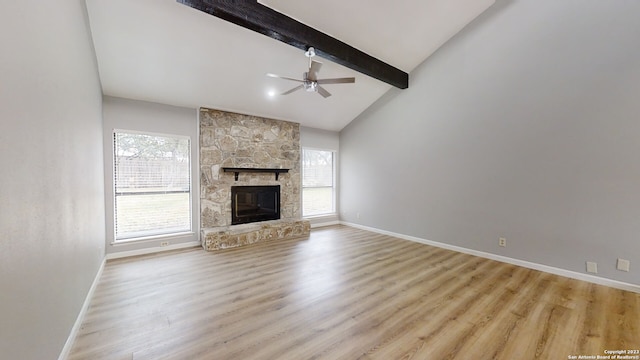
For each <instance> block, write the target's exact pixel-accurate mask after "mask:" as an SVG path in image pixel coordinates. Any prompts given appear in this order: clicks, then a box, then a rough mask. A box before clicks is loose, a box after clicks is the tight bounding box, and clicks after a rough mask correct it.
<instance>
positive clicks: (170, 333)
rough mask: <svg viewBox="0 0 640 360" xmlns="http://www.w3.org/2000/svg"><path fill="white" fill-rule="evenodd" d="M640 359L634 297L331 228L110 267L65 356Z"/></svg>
mask: <svg viewBox="0 0 640 360" xmlns="http://www.w3.org/2000/svg"><path fill="white" fill-rule="evenodd" d="M638 349H640V294H636V293H632V292H626V291H622V290H616V289H612V288H608V287H604V286H600V285H594V284H590V283H586V282H582V281H578V280H572V279H568V278H563V277H560V276H556V275H551V274H547V273H542V272H538V271H534V270H529V269H525V268H521V267H517V266H513V265H509V264H504V263H499V262H495V261H491V260H487V259H482V258H477V257H473V256H470V255H465V254H460V253H456V252H452V251H448V250H443V249H439V248H435V247H431V246H426V245H422V244H417V243H413V242H409V241H404V240H400V239H396V238H393V237H389V236H385V235H379V234H375V233H370V232H366V231H363V230H358V229H354V228H350V227H346V226H335V227H329V228H320V229H315V230H313V231H312V233H311V237H310V238H309V239H304V240H287V241H280V242H277V243H275V242H274V243H266V244H258V245H253V246H250V247H246V248H239V249H233V250H228V251H223V252H213V253H212V252H205V251H203V250H200V249H189V250H181V251H175V252H169V253H161V254H155V255H149V256H142V257H136V258H129V259H120V260H113V261H109V262H108V263H107V265H106V267H105V269H104V273H103V276H102V278H101V280H100V282H99V284H98V287H97V289H96V292H95V295H94V298H93V299H92V302H91V305H90V308H89V310H88V313H87V315H86V317H85V319H84V323H83V325H82V328H81V330H80V333H79V335H78V337H77V339H76V341H75V344H74V346H73V349H72V351H71V355H70V359H71V360H78V359H83V360H84V359H92V360H96V359H109V360H112V359H116V360H119V359H133V360H142V359H154V360H156V359H243V360H250V359H295V360H298V359H331V360H335V359H362V360H365V359H366V360H369V359H385V360H387V359H567V358H569V356H570V355H575V356H579V355H583V356H584V355H590V356H594V357H595V356H596V355H605V354H604V351H605V350H638ZM638 355H640V354H638Z"/></svg>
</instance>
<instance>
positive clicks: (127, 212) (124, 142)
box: [113, 131, 191, 241]
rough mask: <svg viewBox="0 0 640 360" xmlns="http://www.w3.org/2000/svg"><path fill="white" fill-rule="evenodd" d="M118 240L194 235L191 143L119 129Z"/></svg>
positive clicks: (116, 167)
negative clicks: (192, 224) (188, 233)
mask: <svg viewBox="0 0 640 360" xmlns="http://www.w3.org/2000/svg"><path fill="white" fill-rule="evenodd" d="M113 139H114V162H113V163H114V171H113V174H114V197H115V198H114V201H115V202H114V204H115V235H116V236H115V237H116V241H117V240H124V239H132V238H138V237H147V236H153V235H161V234H172V233H180V232H187V231H191V177H190V174H191V171H190V161H189V160H190V141H189V139H188V138H186V137H177V136H169V135H152V134H142V133H133V132H121V131H116V132H115V133H114V138H113Z"/></svg>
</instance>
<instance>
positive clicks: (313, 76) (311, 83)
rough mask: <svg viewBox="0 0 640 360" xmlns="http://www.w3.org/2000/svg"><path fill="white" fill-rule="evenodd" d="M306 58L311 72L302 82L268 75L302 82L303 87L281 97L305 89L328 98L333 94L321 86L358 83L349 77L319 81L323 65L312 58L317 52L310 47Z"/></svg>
mask: <svg viewBox="0 0 640 360" xmlns="http://www.w3.org/2000/svg"><path fill="white" fill-rule="evenodd" d="M304 55H305V56H306V57H308V58H309V71H307V72H305V73H303V74H302V80H299V79H294V78H290V77H286V76H280V75H276V74H271V73H269V74H267V76H269V77H274V78H279V79H284V80H290V81H296V82H301V83H302V84H301V85H298V86H296V87H294V88H293V89H291V90H288V91H285V92H283V93H282V94H281V95H288V94H291V93H292V92H294V91H297V90H300V89H304V90H305V91H307V92H315V93H318V94H320V95H322V97H324V98H328V97H329V96H331V93H330V92H328V91H327V90H326V89H325V88H323V87H322V86H320V85H321V84H353V83H355V82H356V78H354V77H348V78H333V79H318V73H319V72H320V68H321V67H322V63H320V62H317V61H315V60H312V59H311V58H312V57H314V56H315V55H316V51H315V49H314V48H313V47H309V48H308V49H307V51H306V52H305V53H304Z"/></svg>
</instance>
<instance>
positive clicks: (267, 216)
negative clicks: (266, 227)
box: [231, 185, 280, 225]
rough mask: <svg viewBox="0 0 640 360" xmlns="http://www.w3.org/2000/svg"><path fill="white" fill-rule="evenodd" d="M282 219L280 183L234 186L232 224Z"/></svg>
mask: <svg viewBox="0 0 640 360" xmlns="http://www.w3.org/2000/svg"><path fill="white" fill-rule="evenodd" d="M277 219H280V185H274V186H232V187H231V224H232V225H235V224H246V223H251V222H258V221H266V220H277Z"/></svg>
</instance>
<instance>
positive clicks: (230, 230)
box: [200, 108, 310, 250]
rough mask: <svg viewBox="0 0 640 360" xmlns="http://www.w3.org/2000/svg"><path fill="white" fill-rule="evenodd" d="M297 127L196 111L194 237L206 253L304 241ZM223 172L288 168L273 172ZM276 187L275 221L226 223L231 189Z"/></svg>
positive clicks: (306, 225) (305, 224)
mask: <svg viewBox="0 0 640 360" xmlns="http://www.w3.org/2000/svg"><path fill="white" fill-rule="evenodd" d="M300 153H301V151H300V125H299V124H297V123H293V122H288V121H281V120H273V119H266V118H261V117H257V116H250V115H242V114H236V113H230V112H225V111H219V110H213V109H207V108H201V109H200V184H201V186H200V226H201V231H200V237H201V242H202V246H203V247H204V248H205V249H206V250H218V249H226V248H231V247H237V246H243V245H249V244H253V243H256V242H261V241H269V240H277V239H285V238H288V237H305V236H308V235H309V231H310V226H309V222H308V221H306V220H302V216H301V209H300V196H301V189H302V187H301V176H300ZM225 168H227V169H228V168H243V169H283V170H284V169H288V172H284V171H283V172H282V173H280V174H279V177H278V180H276V179H275V177H274V175H273V173H268V172H267V173H264V172H240V173H239V174H238V175H237V180H236V174H235V173H234V172H225V170H224V169H225ZM277 185H279V186H280V220H271V221H262V222H256V223H250V224H240V225H232V219H231V210H232V208H231V187H232V186H277Z"/></svg>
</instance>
